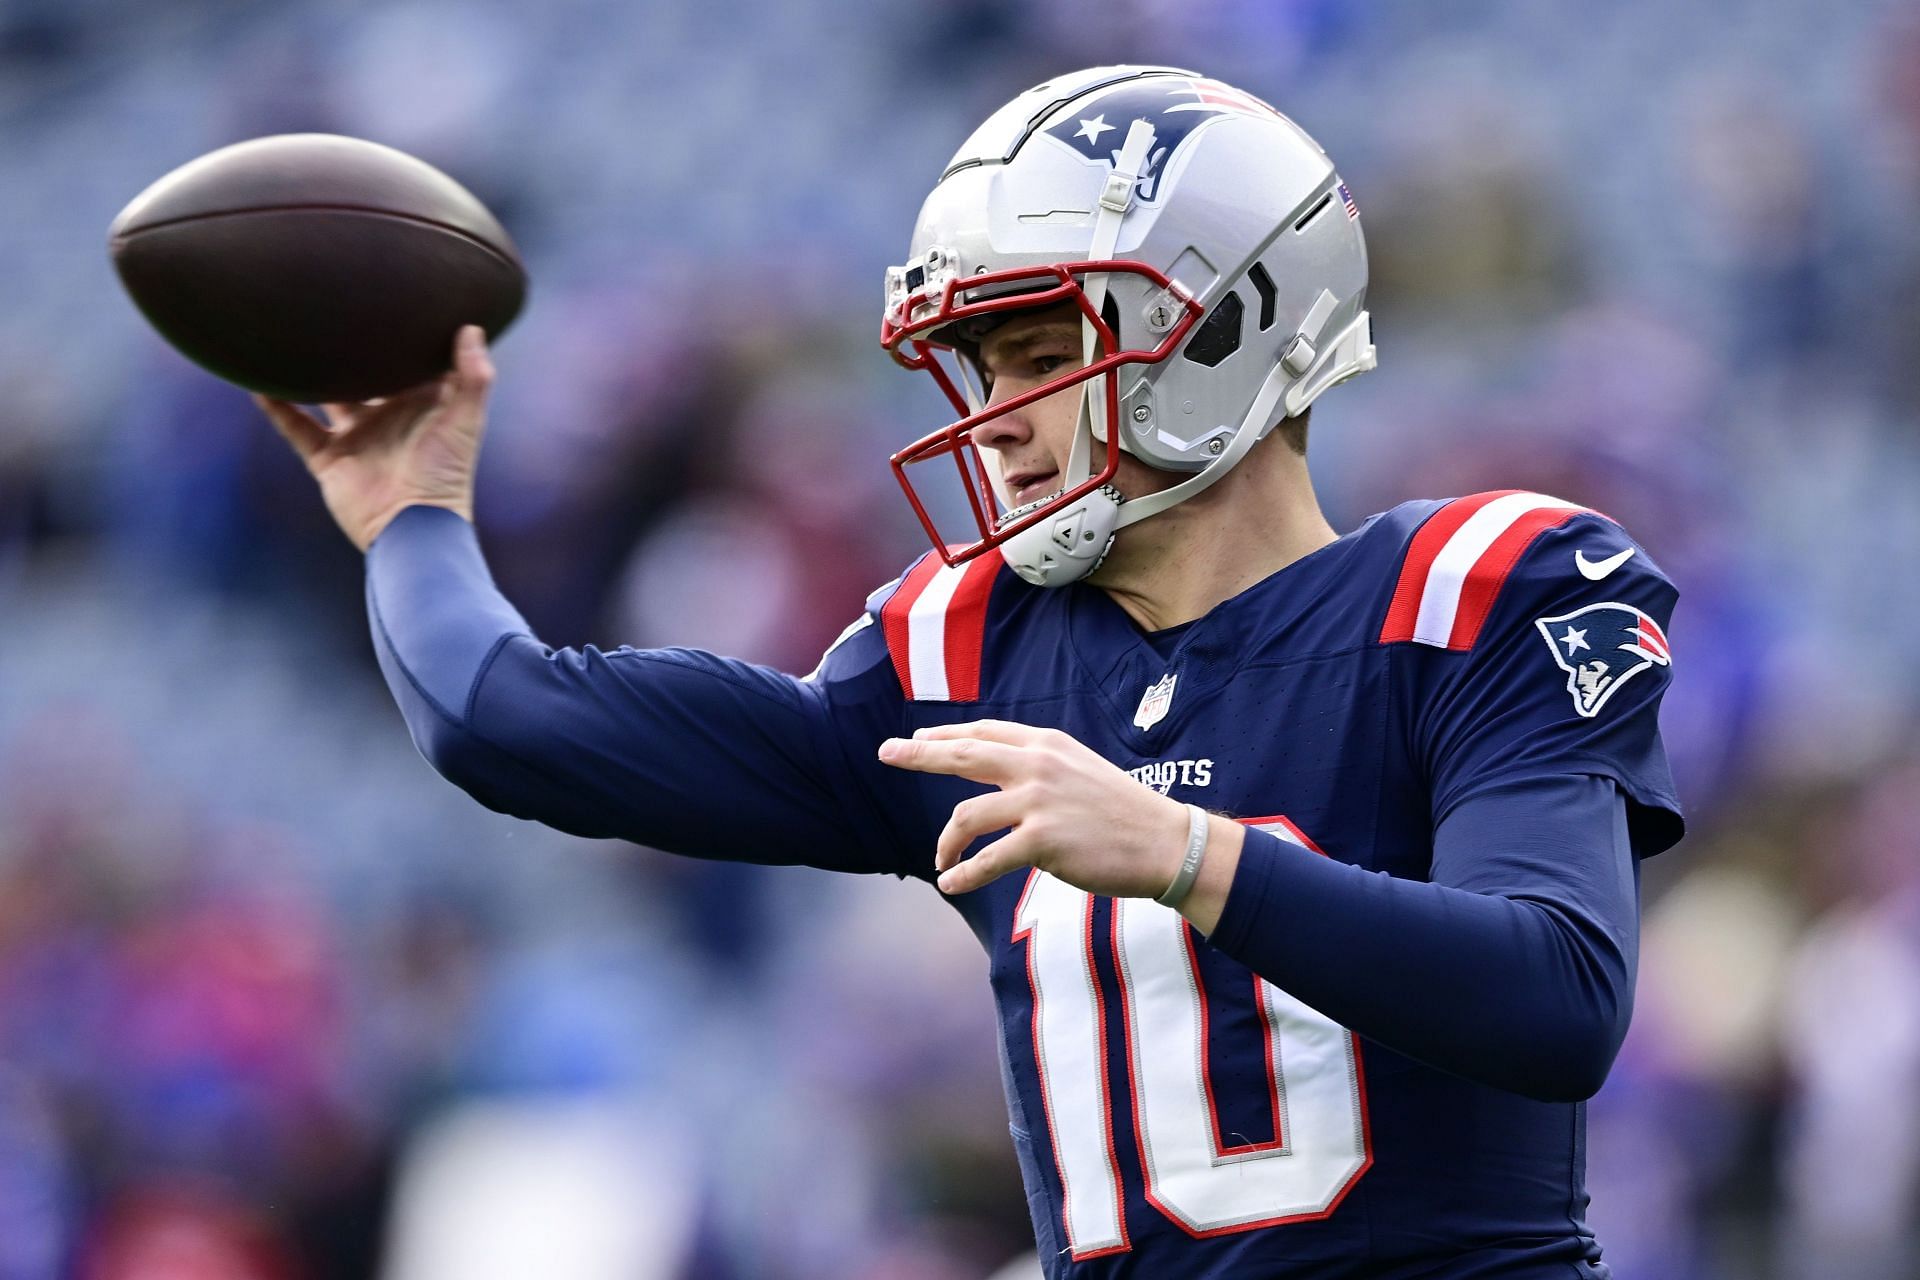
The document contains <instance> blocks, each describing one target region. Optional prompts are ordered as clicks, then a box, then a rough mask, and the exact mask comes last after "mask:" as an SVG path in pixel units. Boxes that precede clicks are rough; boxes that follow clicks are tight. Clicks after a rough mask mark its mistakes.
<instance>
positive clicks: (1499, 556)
mask: <svg viewBox="0 0 1920 1280" xmlns="http://www.w3.org/2000/svg"><path fill="white" fill-rule="evenodd" d="M1590 510H1591V508H1588V507H1583V506H1581V505H1579V504H1578V503H1574V502H1563V501H1561V500H1560V499H1559V498H1550V497H1548V496H1547V495H1545V494H1543V493H1527V492H1525V491H1524V490H1520V489H1500V490H1495V491H1494V492H1491V493H1476V494H1472V495H1470V496H1468V497H1465V498H1455V499H1454V500H1453V501H1452V502H1448V503H1446V504H1444V505H1442V506H1441V507H1440V508H1439V509H1438V510H1437V511H1435V512H1434V513H1433V514H1432V515H1430V516H1428V517H1427V520H1426V523H1425V524H1422V525H1421V526H1420V528H1419V530H1418V531H1417V532H1415V534H1414V535H1413V540H1412V541H1411V542H1409V543H1408V544H1407V553H1406V557H1405V559H1404V560H1402V561H1401V564H1400V578H1399V581H1398V582H1397V583H1395V585H1394V588H1393V603H1392V605H1391V606H1389V608H1388V609H1387V621H1386V624H1385V625H1384V626H1382V627H1381V629H1380V643H1382V644H1392V643H1394V642H1396V641H1407V640H1411V641H1413V642H1415V643H1417V644H1430V645H1434V646H1436V647H1438V648H1442V649H1471V648H1473V642H1474V641H1475V640H1476V639H1477V638H1478V637H1479V635H1480V628H1481V626H1482V625H1483V624H1485V622H1486V620H1487V615H1488V614H1489V613H1491V612H1492V611H1493V602H1494V600H1496V599H1497V598H1498V597H1499V595H1500V588H1501V587H1502V586H1503V585H1504V584H1505V583H1506V580H1507V575H1508V574H1509V573H1511V572H1512V570H1513V566H1514V565H1516V564H1518V563H1519V561H1520V557H1521V556H1522V555H1524V554H1526V550H1527V547H1528V546H1530V545H1531V544H1532V542H1533V540H1534V539H1535V538H1537V537H1539V536H1540V535H1541V534H1542V533H1545V532H1546V531H1547V530H1548V529H1552V528H1557V527H1558V526H1560V525H1563V524H1565V523H1566V522H1567V521H1569V520H1571V519H1573V518H1574V517H1575V516H1577V515H1581V514H1583V513H1586V512H1588V511H1590Z"/></svg>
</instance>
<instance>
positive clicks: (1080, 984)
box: [1013, 818, 1372, 1259]
mask: <svg viewBox="0 0 1920 1280" xmlns="http://www.w3.org/2000/svg"><path fill="white" fill-rule="evenodd" d="M1249 825H1251V826H1253V827H1255V828H1256V829H1257V830H1261V831H1270V832H1272V833H1273V834H1274V835H1277V836H1279V837H1280V838H1281V839H1283V840H1289V841H1292V842H1293V843H1295V844H1300V845H1305V846H1306V847H1308V848H1311V847H1312V845H1311V843H1310V842H1309V841H1307V840H1306V838H1305V837H1304V836H1302V835H1301V834H1300V833H1299V832H1298V831H1297V830H1296V829H1295V828H1294V827H1293V825H1292V824H1291V823H1289V822H1287V821H1286V820H1285V819H1273V818H1269V819H1261V820H1258V821H1255V822H1252V823H1250V824H1249ZM1192 938H1193V935H1192V933H1191V931H1190V930H1189V929H1188V928H1187V923H1186V921H1185V920H1184V919H1183V918H1182V917H1181V916H1180V915H1179V914H1178V913H1177V912H1174V911H1171V910H1169V909H1167V908H1166V907H1163V906H1161V905H1160V904H1159V903H1157V902H1151V901H1148V900H1147V899H1145V898H1119V899H1115V900H1114V903H1113V924H1112V946H1113V955H1114V960H1115V967H1116V969H1117V971H1118V973H1119V975H1120V986H1121V991H1122V1010H1121V1021H1122V1023H1123V1027H1122V1029H1121V1030H1122V1033H1123V1034H1124V1035H1125V1037H1126V1040H1125V1044H1126V1051H1127V1066H1128V1076H1129V1079H1130V1081H1131V1084H1132V1092H1133V1117H1134V1127H1135V1135H1136V1138H1137V1140H1138V1142H1139V1148H1140V1159H1141V1166H1142V1168H1144V1169H1145V1171H1146V1178H1147V1186H1146V1198H1147V1200H1148V1202H1149V1203H1150V1204H1152V1205H1153V1206H1154V1207H1155V1208H1156V1209H1158V1210H1159V1211H1160V1212H1161V1213H1163V1214H1165V1215H1166V1216H1167V1217H1168V1218H1170V1219H1172V1220H1173V1221H1174V1222H1176V1223H1178V1224H1179V1225H1180V1226H1181V1227H1182V1228H1184V1229H1185V1230H1186V1231H1187V1232H1188V1234H1190V1235H1194V1236H1210V1235H1222V1234H1225V1233H1228V1232H1233V1231H1251V1230H1254V1229H1256V1228H1259V1227H1270V1226H1276V1225H1279V1224H1281V1223H1284V1222H1295V1221H1301V1220H1304V1219H1310V1218H1321V1217H1325V1216H1326V1215H1327V1214H1329V1213H1331V1212H1332V1211H1333V1208H1334V1206H1335V1205H1336V1204H1338V1203H1339V1201H1340V1199H1341V1197H1342V1196H1344V1195H1345V1194H1346V1192H1347V1189H1348V1188H1350V1187H1351V1186H1352V1185H1353V1184H1354V1182H1356V1181H1357V1180H1358V1179H1359V1177H1360V1175H1361V1174H1363V1173H1365V1172H1366V1169H1367V1166H1368V1164H1369V1163H1371V1160H1372V1154H1371V1148H1370V1144H1369V1141H1368V1136H1367V1121H1366V1096H1365V1088H1364V1086H1363V1084H1362V1082H1361V1079H1360V1050H1359V1043H1358V1041H1357V1039H1356V1037H1355V1036H1354V1035H1353V1034H1352V1033H1351V1032H1349V1031H1348V1030H1346V1029H1345V1028H1344V1027H1341V1026H1339V1025H1338V1024H1337V1023H1334V1022H1332V1021H1331V1020H1329V1019H1328V1018H1326V1017H1324V1016H1322V1015H1321V1014H1319V1013H1316V1012H1314V1011H1313V1010H1312V1009H1309V1008H1308V1007H1307V1006H1306V1005H1304V1004H1301V1003H1300V1002H1299V1001H1298V1000H1295V999H1294V998H1293V997H1292V996H1290V995H1288V994H1287V993H1286V992H1284V991H1282V990H1280V989H1279V988H1278V987H1276V986H1274V985H1273V984H1272V983H1270V982H1267V981H1266V980H1264V979H1262V978H1258V977H1251V975H1249V976H1250V977H1251V982H1250V985H1249V987H1248V988H1247V989H1246V991H1245V993H1244V995H1242V994H1241V993H1239V992H1220V993H1216V995H1217V997H1218V998H1225V999H1251V1000H1256V1001H1258V1002H1259V1010H1260V1015H1261V1019H1262V1022H1263V1023H1264V1025H1265V1027H1266V1043H1267V1072H1268V1083H1269V1086H1270V1098H1269V1102H1270V1105H1271V1106H1272V1108H1273V1133H1274V1139H1273V1141H1270V1142H1262V1143H1246V1144H1242V1145H1238V1146H1228V1147H1222V1146H1221V1145H1220V1140H1219V1134H1220V1126H1219V1123H1218V1118H1217V1113H1216V1111H1215V1107H1214V1097H1213V1083H1212V1080H1211V1078H1210V1076H1209V1072H1208V1064H1207V1048H1206V1046H1207V1004H1206V992H1205V991H1204V990H1203V988H1202V985H1201V977H1200V966H1199V962H1198V957H1196V956H1195V954H1194V952H1193V942H1192ZM1023 939H1024V940H1025V941H1026V943H1027V974H1028V977H1029V979H1030V980H1031V982H1032V984H1033V1051H1034V1057H1035V1058H1036V1059H1037V1060H1038V1062H1039V1064H1040V1088H1041V1092H1042V1095H1043V1097H1044V1099H1045V1103H1046V1109H1047V1128H1048V1131H1049V1134H1050V1136H1051V1137H1052V1139H1053V1152H1054V1161H1055V1163H1056V1166H1057V1167H1058V1169H1059V1171H1060V1184H1061V1187H1062V1188H1063V1195H1064V1200H1065V1205H1064V1210H1065V1212H1064V1217H1065V1219H1066V1223H1065V1225H1066V1232H1067V1242H1068V1244H1069V1245H1070V1246H1071V1247H1072V1250H1073V1256H1074V1257H1075V1258H1076V1259H1081V1258H1090V1257H1097V1256H1099V1255H1101V1254H1106V1253H1118V1252H1121V1251H1123V1250H1125V1249H1127V1248H1128V1247H1129V1242H1128V1239H1127V1228H1126V1218H1125V1215H1124V1214H1123V1213H1122V1212H1121V1207H1120V1206H1121V1189H1120V1167H1119V1164H1118V1163H1117V1162H1116V1160H1115V1159H1114V1150H1113V1144H1114V1136H1113V1131H1114V1124H1113V1121H1114V1116H1113V1104H1112V1099H1110V1098H1109V1097H1108V1096H1107V1086H1106V1079H1107V1073H1106V1069H1105V1064H1106V1043H1107V1036H1108V1035H1110V1034H1113V1030H1112V1029H1111V1028H1109V1027H1108V1026H1107V1025H1106V1021H1107V1019H1106V1010H1105V1007H1104V1005H1105V1002H1104V1001H1103V1000H1102V998H1101V996H1100V993H1099V986H1098V982H1099V979H1098V977H1097V974H1096V971H1095V969H1094V965H1093V947H1094V937H1093V898H1092V897H1091V896H1090V895H1089V894H1087V893H1086V892H1085V891H1084V890H1081V889H1076V888H1074V887H1073V886H1071V885H1069V884H1066V883H1065V882H1063V881H1060V880H1056V879H1055V878H1054V877H1052V876H1050V875H1048V874H1046V873H1045V872H1043V871H1034V872H1032V873H1030V874H1029V876H1028V879H1027V887H1026V890H1025V892H1024V893H1022V894H1021V897H1020V905H1019V907H1018V908H1017V909H1016V911H1015V913H1014V934H1013V940H1014V941H1015V942H1019V941H1021V940H1023ZM1090 1081H1091V1082H1093V1085H1094V1087H1093V1088H1088V1083H1089V1082H1090Z"/></svg>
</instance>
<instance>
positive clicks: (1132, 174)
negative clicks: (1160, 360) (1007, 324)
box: [1060, 120, 1155, 490]
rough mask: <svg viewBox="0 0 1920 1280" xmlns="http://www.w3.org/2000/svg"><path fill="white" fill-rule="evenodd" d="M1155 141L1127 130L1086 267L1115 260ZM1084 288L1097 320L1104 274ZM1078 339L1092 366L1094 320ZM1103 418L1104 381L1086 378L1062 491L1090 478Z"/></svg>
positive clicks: (1144, 131)
mask: <svg viewBox="0 0 1920 1280" xmlns="http://www.w3.org/2000/svg"><path fill="white" fill-rule="evenodd" d="M1154 137H1155V133H1154V128H1153V125H1152V124H1151V123H1150V122H1148V121H1146V120H1135V121H1134V122H1133V124H1132V125H1131V126H1130V127H1129V128H1128V129H1127V137H1126V141H1125V142H1123V143H1121V144H1120V150H1119V151H1118V152H1116V153H1115V154H1114V158H1113V172H1112V173H1111V174H1109V175H1108V177H1107V181H1106V185H1105V186H1103V187H1102V188H1101V189H1100V204H1099V208H1098V212H1096V213H1095V215H1094V221H1093V243H1092V245H1090V246H1089V247H1088V249H1087V260H1088V261H1089V262H1105V261H1107V260H1108V259H1110V258H1112V257H1113V251H1114V246H1116V245H1117V244H1119V243H1120V224H1121V223H1122V222H1124V221H1126V217H1127V210H1128V209H1131V208H1132V207H1133V200H1134V195H1135V193H1136V191H1137V190H1138V188H1139V185H1140V175H1141V174H1142V173H1143V172H1144V171H1145V170H1146V167H1147V159H1148V157H1149V156H1151V155H1152V154H1153V141H1154ZM1083 287H1084V289H1085V291H1086V295H1087V304H1088V305H1089V306H1091V307H1092V308H1093V313H1094V314H1095V315H1101V314H1102V312H1103V310H1104V308H1105V307H1106V304H1107V273H1106V272H1104V271H1101V272H1096V273H1094V274H1092V275H1090V276H1088V278H1087V282H1086V284H1085V285H1084V286H1083ZM1080 334H1081V339H1080V340H1081V363H1082V364H1083V365H1089V364H1092V363H1093V362H1094V361H1095V360H1097V359H1099V357H1100V332H1099V330H1098V329H1096V328H1095V327H1094V323H1093V321H1092V320H1090V319H1087V318H1086V317H1084V316H1083V317H1081V320H1080ZM1106 413H1107V385H1106V379H1105V378H1089V379H1088V380H1087V381H1086V382H1085V383H1083V384H1081V395H1080V419H1079V421H1078V422H1077V423H1075V424H1074V432H1073V444H1072V445H1071V447H1070V448H1069V450H1068V453H1067V466H1066V469H1065V470H1064V471H1062V472H1061V474H1060V479H1061V485H1060V487H1061V488H1062V489H1063V490H1065V489H1071V488H1073V487H1074V486H1075V485H1077V484H1079V483H1080V482H1081V481H1083V480H1085V479H1086V478H1087V477H1088V476H1090V475H1092V474H1093V445H1094V442H1095V441H1096V440H1098V439H1099V428H1100V426H1101V425H1102V424H1104V423H1105V422H1106V420H1107V419H1106Z"/></svg>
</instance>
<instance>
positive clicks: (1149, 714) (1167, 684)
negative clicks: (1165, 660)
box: [1133, 672, 1180, 729]
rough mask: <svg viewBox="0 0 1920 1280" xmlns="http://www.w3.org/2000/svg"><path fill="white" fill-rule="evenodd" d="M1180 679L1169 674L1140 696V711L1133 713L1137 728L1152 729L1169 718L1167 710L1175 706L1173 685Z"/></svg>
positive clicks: (1149, 686)
mask: <svg viewBox="0 0 1920 1280" xmlns="http://www.w3.org/2000/svg"><path fill="white" fill-rule="evenodd" d="M1179 678H1180V677H1179V676H1176V675H1174V674H1172V673H1171V672H1169V673H1168V674H1166V675H1164V676H1161V677H1160V680H1159V682H1158V683H1156V684H1150V685H1148V686H1147V691H1146V692H1145V693H1143V694H1141V695H1140V709H1139V710H1138V711H1136V712H1134V713H1133V723H1134V727H1135V728H1137V729H1151V728H1153V726H1155V725H1157V724H1159V723H1160V722H1161V721H1162V720H1165V719H1166V718H1167V708H1168V707H1170V706H1172V705H1173V684H1174V681H1176V680H1178V679H1179Z"/></svg>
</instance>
